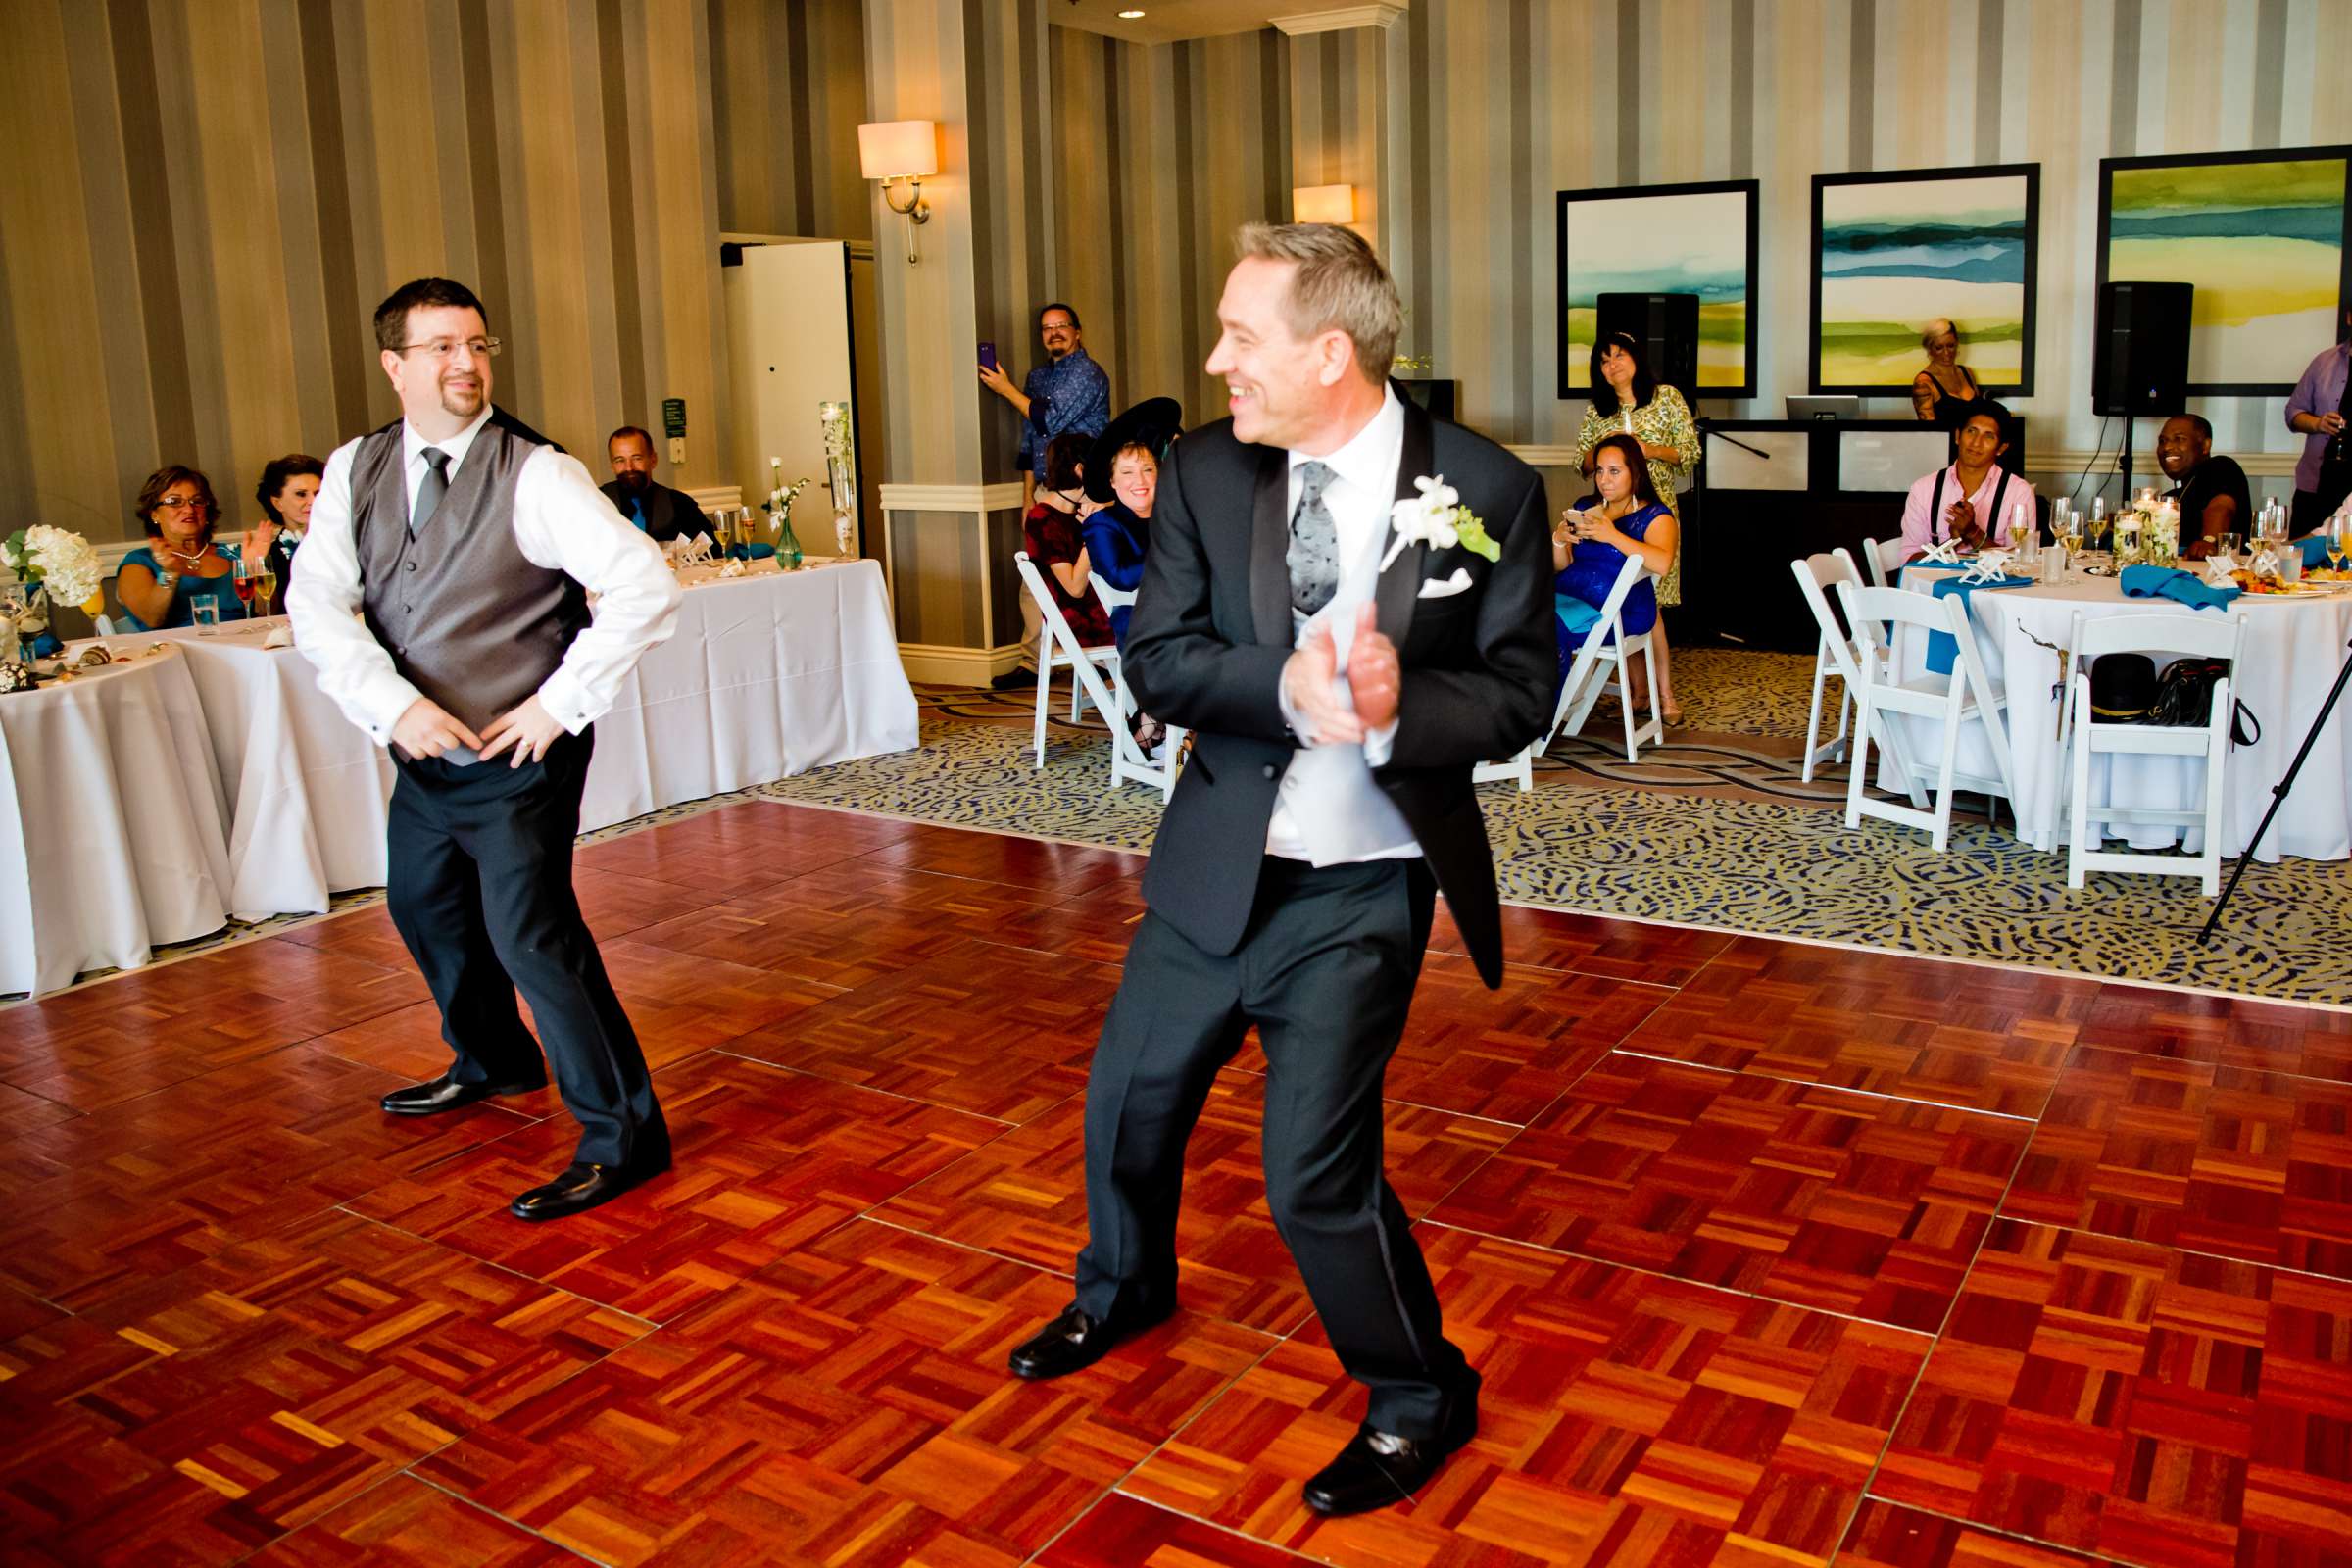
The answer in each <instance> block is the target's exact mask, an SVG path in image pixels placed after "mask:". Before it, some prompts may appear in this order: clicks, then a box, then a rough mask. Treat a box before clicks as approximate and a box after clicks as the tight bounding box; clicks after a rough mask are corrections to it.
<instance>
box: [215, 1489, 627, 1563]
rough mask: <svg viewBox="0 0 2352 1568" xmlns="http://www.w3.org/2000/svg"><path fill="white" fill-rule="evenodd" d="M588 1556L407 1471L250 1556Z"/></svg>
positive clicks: (263, 1559) (348, 1559) (363, 1559)
mask: <svg viewBox="0 0 2352 1568" xmlns="http://www.w3.org/2000/svg"><path fill="white" fill-rule="evenodd" d="M584 1560H585V1559H583V1558H580V1557H578V1556H575V1555H573V1554H572V1553H571V1552H568V1551H565V1550H564V1548H563V1547H561V1546H559V1545H557V1544H554V1543H553V1542H548V1541H542V1540H540V1539H539V1538H538V1537H537V1536H534V1535H532V1534H530V1533H529V1532H528V1531H524V1530H518V1529H516V1528H515V1526H513V1525H511V1524H509V1523H507V1522H506V1521H505V1520H504V1519H501V1518H499V1517H498V1516H497V1515H495V1514H492V1513H488V1512H485V1511H484V1510H482V1509H480V1508H476V1507H474V1506H473V1505H472V1504H470V1503H466V1502H461V1501H459V1500H458V1499H457V1498H455V1497H453V1496H451V1495H449V1494H448V1493H446V1492H442V1491H439V1490H438V1489H436V1488H433V1487H428V1486H426V1485H425V1484H424V1483H423V1482H421V1481H413V1480H411V1479H410V1478H409V1477H407V1476H405V1475H402V1476H394V1477H392V1478H391V1479H390V1480H388V1481H385V1482H384V1483H383V1484H381V1485H380V1486H377V1487H375V1488H373V1489H371V1490H369V1491H368V1492H365V1493H363V1494H361V1495H359V1496H356V1497H354V1498H352V1499H351V1500H350V1501H349V1502H347V1503H345V1504H343V1505H342V1506H341V1507H340V1508H337V1509H335V1510H334V1511H333V1512H331V1513H328V1514H326V1515H325V1516H323V1517H322V1518H319V1519H317V1520H315V1521H313V1522H312V1523H310V1524H307V1525H305V1526H303V1527H302V1528H301V1529H300V1530H297V1531H295V1532H294V1533H293V1534H292V1535H289V1536H282V1537H280V1538H279V1539H278V1540H276V1541H273V1542H271V1543H270V1544H269V1545H267V1546H265V1547H263V1548H262V1549H261V1550H260V1551H258V1552H256V1553H254V1555H253V1556H252V1557H250V1558H248V1559H247V1561H248V1562H250V1563H252V1564H253V1568H553V1565H556V1564H564V1563H579V1562H582V1561H584Z"/></svg>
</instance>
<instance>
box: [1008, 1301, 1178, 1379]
mask: <svg viewBox="0 0 2352 1568" xmlns="http://www.w3.org/2000/svg"><path fill="white" fill-rule="evenodd" d="M1175 1310H1176V1306H1175V1303H1174V1302H1172V1301H1171V1302H1170V1303H1169V1304H1168V1305H1166V1306H1164V1307H1161V1308H1159V1309H1158V1310H1156V1311H1151V1312H1138V1313H1135V1314H1133V1315H1131V1316H1127V1317H1119V1318H1101V1317H1092V1316H1089V1315H1088V1314H1087V1313H1085V1312H1082V1311H1080V1310H1079V1309H1078V1306H1077V1303H1076V1302H1072V1303H1071V1304H1070V1305H1068V1306H1065V1307H1063V1308H1062V1309H1061V1316H1059V1317H1057V1318H1055V1319H1054V1321H1053V1322H1051V1323H1049V1324H1047V1325H1046V1326H1045V1327H1044V1328H1042V1329H1040V1330H1039V1331H1038V1332H1037V1334H1036V1336H1035V1337H1034V1338H1032V1339H1030V1340H1029V1341H1028V1342H1027V1343H1026V1344H1024V1345H1022V1346H1021V1348H1019V1349H1017V1350H1014V1351H1013V1352H1012V1358H1011V1360H1010V1361H1009V1362H1007V1363H1006V1364H1007V1365H1009V1366H1010V1367H1011V1368H1012V1375H1013V1376H1014V1377H1016V1378H1057V1377H1060V1376H1061V1375H1062V1374H1063V1373H1065V1372H1075V1371H1077V1370H1078V1369H1079V1368H1080V1367H1086V1366H1093V1365H1094V1364H1095V1363H1096V1362H1097V1361H1100V1360H1102V1359H1103V1357H1104V1356H1105V1355H1108V1354H1109V1353H1110V1349H1111V1347H1112V1346H1114V1345H1117V1344H1118V1343H1119V1342H1120V1341H1121V1340H1130V1339H1133V1338H1134V1337H1135V1336H1136V1335H1138V1334H1141V1333H1143V1332H1144V1331H1145V1330H1146V1329H1149V1328H1156V1327H1157V1326H1158V1325H1160V1324H1162V1323H1164V1322H1166V1321H1167V1320H1168V1317H1169V1315H1170V1314H1171V1313H1173V1312H1174V1311H1175Z"/></svg>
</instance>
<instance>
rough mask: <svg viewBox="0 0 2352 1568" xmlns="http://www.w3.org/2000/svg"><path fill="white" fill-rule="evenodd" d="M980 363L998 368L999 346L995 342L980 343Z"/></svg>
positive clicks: (991, 367)
mask: <svg viewBox="0 0 2352 1568" xmlns="http://www.w3.org/2000/svg"><path fill="white" fill-rule="evenodd" d="M980 363H981V364H982V365H985V366H987V367H988V368H990V369H992V370H993V369H995V368H997V346H996V345H995V344H994V343H983V344H981V345H980Z"/></svg>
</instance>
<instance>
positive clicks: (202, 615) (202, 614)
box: [188, 594, 221, 637]
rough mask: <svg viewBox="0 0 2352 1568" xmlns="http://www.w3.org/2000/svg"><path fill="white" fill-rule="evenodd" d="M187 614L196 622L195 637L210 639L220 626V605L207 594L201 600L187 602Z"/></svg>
mask: <svg viewBox="0 0 2352 1568" xmlns="http://www.w3.org/2000/svg"><path fill="white" fill-rule="evenodd" d="M188 614H189V616H190V617H191V618H192V619H193V620H194V621H195V622H196V635H197V636H199V637H210V636H211V635H212V634H213V633H214V632H215V631H216V630H218V629H219V628H220V625H221V603H220V601H219V600H217V599H215V598H213V597H212V595H210V594H207V595H205V597H203V598H202V599H191V600H189V601H188Z"/></svg>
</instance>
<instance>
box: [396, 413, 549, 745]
mask: <svg viewBox="0 0 2352 1568" xmlns="http://www.w3.org/2000/svg"><path fill="white" fill-rule="evenodd" d="M536 450H537V449H536V448H535V447H533V446H532V445H531V444H530V443H529V442H527V441H524V440H522V439H520V438H519V437H517V436H515V435H513V434H511V433H510V432H508V431H507V430H506V429H504V428H503V427H501V426H500V425H498V424H497V423H495V422H493V423H488V424H484V425H483V426H482V427H481V429H480V430H479V431H477V432H476V433H475V435H474V438H473V445H472V446H471V447H469V448H467V449H466V461H465V462H464V463H463V464H461V465H459V466H458V468H457V471H456V472H455V473H454V474H452V475H451V477H450V484H449V493H448V494H447V495H446V496H444V497H442V498H441V505H440V507H439V508H438V509H436V510H435V511H434V513H433V515H432V518H431V520H430V521H428V522H427V523H426V524H425V525H424V531H423V532H422V533H421V534H415V533H411V532H410V531H409V492H408V476H407V474H406V472H405V465H404V464H403V462H402V459H403V457H404V452H403V448H402V426H401V424H399V423H393V424H390V425H387V426H385V427H384V428H383V429H381V430H378V431H376V432H375V433H374V434H373V435H370V436H368V437H367V438H366V439H364V440H363V441H361V443H360V449H359V451H358V452H356V453H354V454H353V456H352V460H351V502H352V506H351V528H352V540H353V543H354V544H355V546H356V547H357V548H358V551H359V558H360V589H361V597H360V603H361V607H362V610H363V612H364V613H365V614H366V616H367V620H368V630H369V631H371V632H373V633H374V634H375V640H376V641H377V642H379V643H381V644H383V646H384V648H385V650H386V651H387V652H389V653H390V654H391V656H392V663H393V666H394V667H395V668H397V669H398V670H399V671H400V672H401V674H402V675H404V676H405V677H407V678H408V680H409V681H410V683H411V684H413V685H415V686H416V688H417V690H418V691H420V692H422V693H424V695H425V696H427V697H429V698H431V699H432V700H433V701H434V702H436V703H438V704H440V705H441V706H442V707H443V708H445V709H447V710H448V711H450V712H452V713H454V714H456V715H457V716H458V717H459V718H460V719H462V720H464V721H465V722H466V725H467V726H468V727H470V728H472V729H474V730H476V731H479V730H480V729H481V728H482V726H483V725H485V724H487V723H489V722H490V721H491V720H492V719H494V718H496V717H498V715H499V714H501V713H504V712H505V711H508V710H509V709H511V708H513V707H515V705H516V704H517V703H520V702H521V701H522V700H523V699H524V698H526V697H528V696H530V695H531V694H532V693H533V692H535V691H537V690H538V689H539V687H540V685H541V683H542V682H544V681H545V680H546V679H547V677H548V676H550V675H552V674H554V673H555V671H556V666H557V665H559V664H561V663H562V662H564V652H565V651H566V650H567V649H569V648H570V647H571V640H572V638H574V637H576V636H578V635H579V632H580V628H582V627H583V626H585V625H587V624H588V598H587V594H586V592H585V591H584V590H582V588H581V587H580V585H579V584H578V583H576V582H574V581H573V580H572V579H571V578H570V577H568V576H566V575H564V573H563V572H561V571H550V570H548V569H547V568H546V567H544V566H535V565H533V564H531V563H530V561H529V560H527V559H526V558H525V557H524V556H523V553H522V550H521V548H520V547H519V546H517V545H516V544H515V483H516V481H517V480H519V479H520V478H521V476H522V465H523V461H524V460H525V459H527V458H528V457H529V456H530V455H531V454H532V452H534V451H536Z"/></svg>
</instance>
